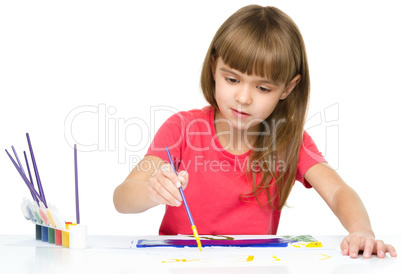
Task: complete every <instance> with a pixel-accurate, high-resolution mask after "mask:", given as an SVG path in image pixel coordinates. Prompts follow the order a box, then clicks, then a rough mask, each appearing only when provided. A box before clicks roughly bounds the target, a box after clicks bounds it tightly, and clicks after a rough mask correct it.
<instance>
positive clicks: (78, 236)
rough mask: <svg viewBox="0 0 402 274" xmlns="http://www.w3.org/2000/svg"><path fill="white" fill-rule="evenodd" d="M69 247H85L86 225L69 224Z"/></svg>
mask: <svg viewBox="0 0 402 274" xmlns="http://www.w3.org/2000/svg"><path fill="white" fill-rule="evenodd" d="M70 248H73V249H84V248H87V227H86V226H85V225H80V224H78V225H73V226H70Z"/></svg>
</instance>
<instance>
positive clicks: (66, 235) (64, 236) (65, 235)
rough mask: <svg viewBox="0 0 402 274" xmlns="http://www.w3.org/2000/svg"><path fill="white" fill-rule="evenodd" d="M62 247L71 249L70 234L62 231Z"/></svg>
mask: <svg viewBox="0 0 402 274" xmlns="http://www.w3.org/2000/svg"><path fill="white" fill-rule="evenodd" d="M61 245H62V246H63V247H70V232H68V231H64V230H62V231H61Z"/></svg>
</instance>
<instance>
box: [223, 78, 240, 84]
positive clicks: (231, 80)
mask: <svg viewBox="0 0 402 274" xmlns="http://www.w3.org/2000/svg"><path fill="white" fill-rule="evenodd" d="M225 80H226V81H228V82H229V83H231V84H237V83H239V80H237V79H234V78H229V77H225Z"/></svg>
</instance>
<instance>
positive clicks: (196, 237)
mask: <svg viewBox="0 0 402 274" xmlns="http://www.w3.org/2000/svg"><path fill="white" fill-rule="evenodd" d="M191 229H192V230H193V234H194V237H195V240H196V241H197V245H198V249H199V250H200V251H202V245H201V241H200V237H199V236H198V232H197V228H196V227H195V225H193V226H191Z"/></svg>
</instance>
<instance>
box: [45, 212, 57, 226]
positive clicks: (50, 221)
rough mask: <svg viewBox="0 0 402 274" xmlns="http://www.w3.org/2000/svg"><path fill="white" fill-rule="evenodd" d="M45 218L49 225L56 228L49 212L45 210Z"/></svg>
mask: <svg viewBox="0 0 402 274" xmlns="http://www.w3.org/2000/svg"><path fill="white" fill-rule="evenodd" d="M46 217H47V219H48V220H49V223H50V224H51V225H52V226H53V227H56V223H55V221H54V220H53V217H52V214H51V213H50V210H49V209H46Z"/></svg>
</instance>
